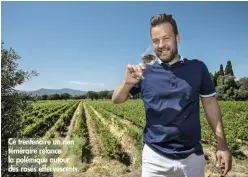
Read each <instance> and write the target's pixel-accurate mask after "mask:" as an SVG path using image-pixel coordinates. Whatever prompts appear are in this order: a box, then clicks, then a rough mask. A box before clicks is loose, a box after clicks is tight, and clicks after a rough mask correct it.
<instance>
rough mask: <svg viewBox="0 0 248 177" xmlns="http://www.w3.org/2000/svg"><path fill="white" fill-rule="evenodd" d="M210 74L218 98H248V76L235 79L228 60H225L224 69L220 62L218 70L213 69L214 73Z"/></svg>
mask: <svg viewBox="0 0 248 177" xmlns="http://www.w3.org/2000/svg"><path fill="white" fill-rule="evenodd" d="M210 75H211V78H212V81H213V83H214V86H215V88H216V93H217V97H218V99H219V100H225V101H245V100H248V77H242V78H240V79H238V80H235V75H234V72H233V69H232V63H231V61H230V60H228V61H227V63H226V67H225V70H224V67H223V65H222V64H221V65H220V68H219V71H217V72H216V71H215V72H214V74H212V73H210Z"/></svg>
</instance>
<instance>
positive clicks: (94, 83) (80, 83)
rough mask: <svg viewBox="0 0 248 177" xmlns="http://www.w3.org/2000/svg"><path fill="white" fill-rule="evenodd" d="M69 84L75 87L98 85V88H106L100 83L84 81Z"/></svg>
mask: <svg viewBox="0 0 248 177" xmlns="http://www.w3.org/2000/svg"><path fill="white" fill-rule="evenodd" d="M68 83H69V84H75V85H97V86H104V83H100V82H84V81H69V82H68Z"/></svg>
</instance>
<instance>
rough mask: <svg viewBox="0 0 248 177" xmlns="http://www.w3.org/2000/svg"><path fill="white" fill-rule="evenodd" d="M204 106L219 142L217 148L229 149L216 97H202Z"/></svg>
mask: <svg viewBox="0 0 248 177" xmlns="http://www.w3.org/2000/svg"><path fill="white" fill-rule="evenodd" d="M201 100H202V105H203V108H204V111H205V114H206V118H207V121H208V123H209V124H210V126H211V128H212V131H213V133H214V135H215V137H216V140H217V145H218V146H217V148H218V149H220V150H226V149H227V142H226V137H225V134H224V129H223V121H222V117H221V110H220V107H219V104H218V101H217V99H216V97H215V96H210V97H202V99H201Z"/></svg>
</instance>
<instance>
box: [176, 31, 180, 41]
mask: <svg viewBox="0 0 248 177" xmlns="http://www.w3.org/2000/svg"><path fill="white" fill-rule="evenodd" d="M176 40H177V43H180V34H179V33H178V34H177V35H176Z"/></svg>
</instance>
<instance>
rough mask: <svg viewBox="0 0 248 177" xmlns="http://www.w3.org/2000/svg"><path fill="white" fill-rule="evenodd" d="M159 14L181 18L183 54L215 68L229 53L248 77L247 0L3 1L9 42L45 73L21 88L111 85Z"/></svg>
mask: <svg viewBox="0 0 248 177" xmlns="http://www.w3.org/2000/svg"><path fill="white" fill-rule="evenodd" d="M158 13H170V14H172V15H173V17H174V18H175V19H176V21H177V24H178V28H179V32H180V34H181V42H180V44H179V52H180V54H181V55H183V56H184V57H187V58H189V59H192V58H198V59H200V60H202V61H204V62H205V63H206V65H207V66H208V68H209V70H210V71H216V70H218V68H219V65H220V64H224V66H225V65H226V62H227V60H231V61H232V65H233V69H234V73H235V75H236V77H237V78H240V77H243V76H248V52H247V49H248V48H247V47H248V34H247V31H248V20H247V18H248V3H247V2H2V24H1V26H2V28H1V30H2V31H1V32H2V33H1V36H2V40H4V42H5V47H7V48H9V47H13V48H14V49H15V50H16V51H17V53H18V54H19V55H20V56H21V57H22V58H21V60H20V61H19V66H20V67H21V68H23V69H24V70H28V71H31V70H37V71H38V72H39V73H40V74H39V76H38V77H33V78H32V79H31V80H30V81H28V82H26V83H25V84H23V85H21V86H18V89H21V90H35V89H39V88H51V89H60V88H72V89H79V90H85V91H88V90H96V91H99V90H105V89H108V90H112V89H114V88H115V87H116V86H117V85H118V84H120V83H121V81H122V79H123V78H124V72H125V67H126V65H127V64H129V63H131V64H135V63H139V62H140V61H141V59H140V55H141V54H142V53H143V52H144V50H145V49H146V48H147V47H148V46H149V45H150V44H151V40H150V37H149V19H150V17H151V16H154V15H156V14H158Z"/></svg>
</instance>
